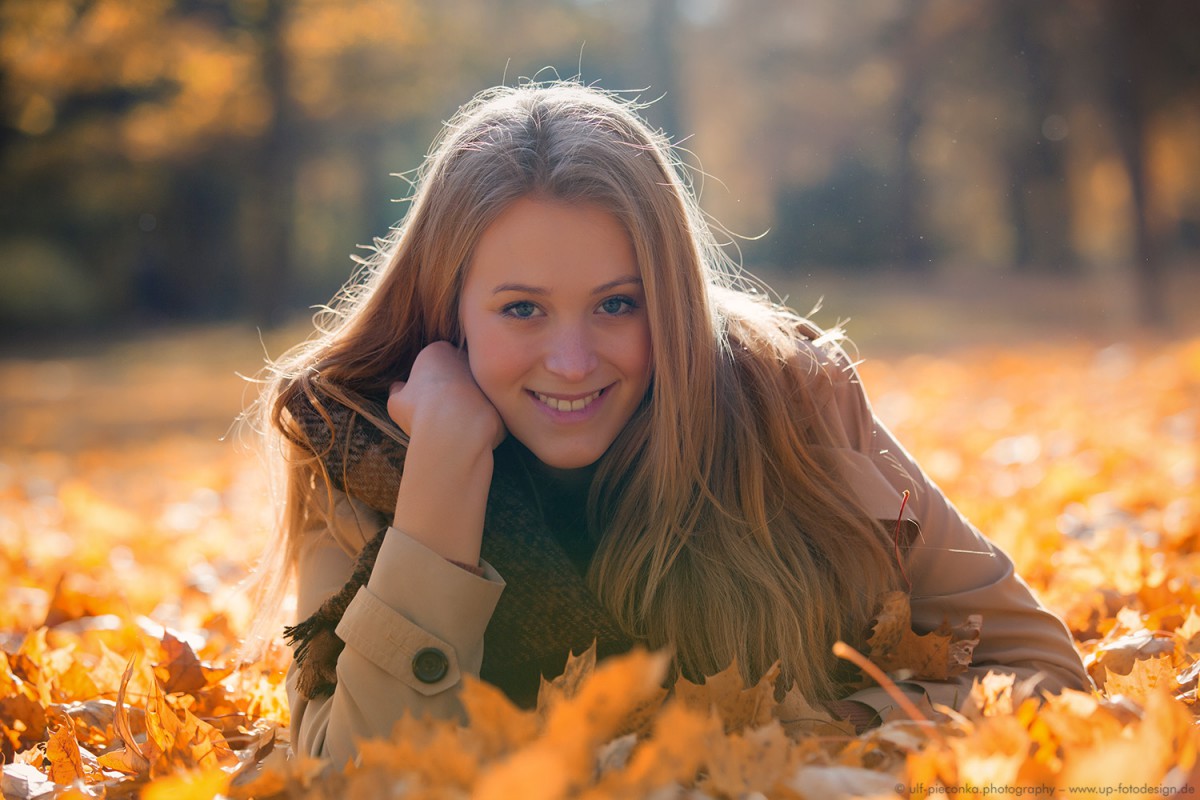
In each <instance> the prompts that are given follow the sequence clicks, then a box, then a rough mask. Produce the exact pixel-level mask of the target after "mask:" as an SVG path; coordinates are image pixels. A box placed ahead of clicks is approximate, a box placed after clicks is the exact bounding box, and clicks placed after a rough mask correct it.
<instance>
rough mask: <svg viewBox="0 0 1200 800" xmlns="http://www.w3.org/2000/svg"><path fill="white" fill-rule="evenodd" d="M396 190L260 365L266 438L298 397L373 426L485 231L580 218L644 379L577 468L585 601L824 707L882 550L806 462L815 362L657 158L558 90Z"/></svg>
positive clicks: (801, 335)
mask: <svg viewBox="0 0 1200 800" xmlns="http://www.w3.org/2000/svg"><path fill="white" fill-rule="evenodd" d="M415 186H416V189H415V192H414V194H413V196H412V198H411V206H410V208H409V211H408V213H407V215H406V217H405V219H404V221H403V222H402V223H401V224H400V225H399V226H398V227H397V228H396V229H394V230H393V232H392V235H391V236H389V237H388V239H387V240H384V241H382V242H380V243H379V246H378V247H377V249H376V253H375V256H374V257H373V258H371V259H368V260H366V261H364V262H363V270H362V274H361V275H360V276H359V278H358V279H357V280H355V281H353V282H352V283H351V284H350V285H349V286H348V288H347V289H345V290H343V292H342V294H341V295H340V296H339V297H338V298H336V299H335V302H334V304H333V305H332V307H331V308H330V309H329V311H328V312H327V313H326V314H325V315H324V316H323V318H321V319H320V320H319V323H320V324H319V328H320V330H321V333H320V334H319V335H318V336H316V337H315V338H314V339H312V340H310V341H309V342H307V343H306V344H304V345H303V346H301V347H300V348H298V349H296V350H294V351H293V352H292V353H291V354H289V355H288V356H287V357H286V358H285V359H281V361H280V362H279V363H278V364H277V365H276V371H277V375H278V377H277V379H276V381H275V383H274V385H273V388H272V389H271V391H270V392H269V393H268V395H267V397H266V399H265V402H264V407H265V408H266V413H267V417H268V419H269V422H270V424H271V427H273V428H274V430H275V431H277V432H280V433H282V434H283V440H284V441H296V440H297V439H298V438H299V437H298V432H297V431H295V430H292V429H290V428H289V422H288V419H287V415H286V414H285V413H283V408H284V406H285V405H286V403H287V402H288V400H289V399H290V398H292V397H293V396H294V395H295V394H296V393H298V392H305V393H308V394H309V395H310V396H313V397H321V396H332V397H334V398H336V399H337V400H339V401H341V402H343V403H346V404H348V405H350V406H351V407H352V408H355V409H356V410H357V411H359V412H360V413H361V414H363V415H364V416H366V417H367V418H369V419H372V420H374V421H376V422H380V423H384V424H385V425H386V423H387V420H386V417H385V415H384V412H383V411H382V408H381V406H380V405H379V402H378V401H379V399H380V398H381V397H383V396H384V395H385V394H386V387H387V386H388V385H389V384H390V382H391V381H393V380H396V379H403V378H405V377H407V371H408V370H409V368H410V367H411V365H412V362H413V360H414V359H415V357H416V355H417V354H418V353H419V352H420V350H421V349H422V348H423V347H425V346H426V345H428V344H430V343H431V342H434V341H438V340H443V339H444V340H449V341H459V340H460V338H461V331H460V328H459V321H458V298H459V294H460V290H461V286H462V282H463V278H464V273H465V271H466V266H467V264H468V263H469V261H470V258H471V254H472V250H473V248H474V246H475V243H476V242H477V241H478V239H479V237H480V235H481V234H482V233H483V231H484V230H485V229H486V228H487V227H488V225H489V224H490V223H491V222H492V220H494V219H495V218H496V217H497V216H498V215H499V214H500V212H501V211H503V210H504V208H506V207H507V206H508V204H509V203H511V202H512V201H514V200H516V199H517V198H519V197H523V196H526V195H529V194H533V193H537V194H539V195H542V196H548V197H552V198H554V199H557V200H560V201H564V202H588V203H593V204H598V205H600V206H601V207H603V208H604V209H605V210H607V211H608V212H610V213H612V214H613V215H614V216H615V217H616V218H617V219H619V220H620V221H621V222H622V224H623V225H624V226H625V227H626V229H627V231H628V233H629V236H630V238H631V240H632V242H633V245H634V250H635V254H636V257H637V262H638V265H639V268H640V270H641V276H642V280H643V285H644V289H645V296H646V307H647V309H648V315H649V321H650V332H651V342H652V348H653V363H654V364H655V373H654V376H653V382H652V386H651V389H650V391H649V393H648V396H647V398H646V402H644V403H643V404H642V406H641V408H640V409H639V410H638V411H637V412H636V413H635V415H634V417H633V418H632V419H631V420H630V422H629V424H628V425H627V426H626V428H625V429H624V430H623V432H622V433H621V434H620V436H618V438H617V440H616V441H615V442H614V443H613V444H612V446H611V447H610V448H609V450H608V452H606V454H605V455H604V456H603V457H602V458H601V460H600V463H599V464H598V469H597V474H596V478H595V479H594V481H593V484H592V489H591V493H590V497H589V502H588V518H589V525H590V527H591V529H592V530H593V532H594V533H595V534H596V535H597V538H598V541H599V543H598V546H597V550H596V553H595V556H594V559H593V561H592V563H591V566H590V568H589V571H588V575H587V581H588V583H589V585H590V586H591V587H592V589H593V590H594V591H595V592H596V594H597V596H598V597H599V598H600V599H601V601H602V602H603V604H604V605H605V606H606V607H607V608H608V609H609V611H610V612H611V613H612V614H613V615H614V617H615V618H616V619H617V621H618V622H619V623H620V624H621V625H622V626H623V627H625V629H626V630H627V631H628V632H629V633H630V634H632V635H634V636H637V637H639V638H641V639H643V640H645V641H646V642H648V643H649V644H650V645H652V646H670V647H673V648H674V650H675V652H676V655H677V662H676V663H677V666H678V667H679V669H680V670H681V671H682V672H683V673H684V674H687V675H689V676H692V677H695V676H701V675H706V674H712V673H714V672H716V671H719V670H720V669H722V668H724V667H725V666H727V665H728V664H729V663H730V661H731V660H733V659H736V660H737V663H738V664H739V665H740V667H741V669H742V671H743V674H744V676H745V677H746V678H747V679H755V678H756V677H757V676H759V675H761V674H762V673H763V672H765V671H766V669H767V668H769V667H770V666H771V664H772V663H774V662H775V661H776V660H780V661H781V662H782V683H783V685H790V684H792V683H794V684H795V685H797V686H798V687H799V688H800V689H801V690H802V691H804V692H805V694H806V695H807V696H810V697H814V698H819V697H829V696H832V695H833V694H835V693H836V688H837V687H836V682H835V680H834V677H833V676H834V671H835V670H834V667H835V664H834V659H833V657H832V655H831V654H830V646H831V645H832V643H833V642H834V641H835V640H837V639H839V638H842V639H848V640H850V641H852V642H855V641H860V639H861V632H862V629H863V628H865V626H866V624H867V622H868V620H869V618H870V615H871V614H872V612H873V610H874V607H875V603H876V598H877V597H878V596H879V594H880V593H882V592H884V591H886V590H888V589H891V588H893V587H894V585H895V583H896V575H895V572H896V570H895V565H894V563H893V562H892V560H891V557H890V554H889V551H888V548H887V546H886V535H885V533H884V532H883V529H882V527H881V525H880V524H879V523H878V522H877V521H875V520H872V519H871V518H870V516H869V514H868V513H867V512H866V511H865V510H864V508H863V507H862V506H861V503H860V502H859V501H858V500H857V498H856V497H855V496H854V494H853V492H851V491H850V490H849V489H848V488H847V487H846V486H845V485H844V484H843V483H842V481H841V480H840V478H839V476H838V473H837V471H836V467H835V466H834V465H833V464H832V463H829V461H828V459H826V458H824V457H822V455H821V454H822V453H823V452H826V449H827V447H828V446H830V445H833V444H835V443H836V436H835V434H834V433H833V432H831V431H829V430H828V429H827V427H826V425H825V424H824V423H823V422H822V419H823V418H822V415H821V413H820V409H819V408H817V401H816V400H815V399H814V395H813V391H812V388H811V387H812V385H813V382H814V381H815V380H820V379H821V378H820V376H819V374H818V373H819V371H820V370H823V369H826V368H827V367H826V366H823V364H826V363H828V359H827V358H824V357H822V356H821V355H820V348H821V346H822V345H820V344H817V345H813V344H805V343H804V342H805V339H806V337H807V336H809V335H810V329H808V328H806V327H805V323H804V321H803V320H801V319H800V318H798V317H796V316H795V315H794V314H792V313H791V312H789V311H787V310H786V309H784V308H782V307H781V306H778V305H776V304H773V303H770V302H768V301H766V300H765V299H764V298H763V297H762V296H761V295H754V296H752V295H751V294H749V293H747V292H745V291H742V290H740V289H739V288H738V287H739V286H741V284H739V279H738V278H737V277H736V270H734V269H733V267H732V265H731V264H730V262H729V260H728V259H727V257H726V256H725V255H724V253H723V252H722V250H721V248H720V247H719V246H718V245H717V243H716V241H715V238H714V236H713V233H712V230H711V228H710V226H709V225H708V223H707V222H706V220H705V218H704V217H703V215H702V213H701V211H700V210H699V207H698V205H697V203H696V200H695V198H694V195H693V193H692V191H691V188H690V186H689V184H688V183H687V182H686V179H685V177H684V171H683V170H682V168H681V165H680V164H679V162H678V160H677V159H676V158H675V155H674V152H673V150H672V148H671V146H670V144H669V142H668V141H667V140H666V138H665V137H664V136H663V135H661V134H659V133H657V132H654V131H652V130H651V129H650V128H649V127H648V126H647V125H646V124H645V122H643V120H642V119H641V118H640V117H639V116H638V114H637V113H636V108H635V107H634V106H633V104H631V103H629V102H626V101H623V100H621V99H619V98H616V97H614V96H612V95H609V94H606V93H603V92H600V91H597V90H594V89H590V88H587V87H583V86H580V85H578V84H575V83H561V82H556V83H553V84H528V85H522V86H519V87H506V88H498V89H493V90H490V91H488V92H485V93H483V94H481V95H479V96H478V97H476V98H475V99H474V100H473V101H472V102H471V103H469V104H467V105H466V106H464V107H463V108H462V109H460V111H459V112H458V114H457V115H456V116H455V117H454V118H453V119H452V120H451V121H450V122H449V123H448V124H447V125H446V127H445V129H444V130H443V133H442V135H441V136H440V137H439V138H438V140H437V141H435V143H434V146H433V148H432V150H431V152H430V155H429V157H428V158H427V159H426V162H425V164H424V165H423V166H422V168H421V169H420V170H419V171H418V175H417V179H416V181H415ZM827 346H830V347H831V346H832V345H827ZM835 355H836V354H835ZM815 371H817V372H815ZM825 378H826V379H829V376H825ZM388 427H389V428H390V429H394V426H388ZM292 449H293V450H294V449H295V448H292ZM289 470H290V478H289V491H288V498H287V501H286V504H285V506H286V508H285V514H284V517H283V524H282V528H283V531H284V535H285V537H287V538H288V540H289V541H290V539H291V538H294V537H291V536H290V535H289V532H290V531H295V530H296V529H297V526H298V525H299V524H300V523H301V522H302V520H303V518H304V514H305V512H306V509H305V504H306V503H308V502H309V500H308V497H309V496H310V495H311V491H312V488H313V486H314V484H320V483H322V481H321V478H322V477H325V476H324V473H323V472H322V471H321V469H320V466H319V461H318V460H317V459H315V458H313V457H312V456H311V454H310V455H309V456H308V457H303V456H300V455H297V454H295V453H292V456H291V459H290V461H289ZM323 483H324V488H325V489H326V490H327V491H328V490H329V484H328V479H327V477H325V479H324V481H323Z"/></svg>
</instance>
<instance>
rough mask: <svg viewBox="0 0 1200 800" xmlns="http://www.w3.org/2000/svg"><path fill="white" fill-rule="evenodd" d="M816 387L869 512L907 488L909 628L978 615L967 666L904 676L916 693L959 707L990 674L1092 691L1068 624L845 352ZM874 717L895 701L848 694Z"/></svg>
mask: <svg viewBox="0 0 1200 800" xmlns="http://www.w3.org/2000/svg"><path fill="white" fill-rule="evenodd" d="M821 360H822V369H821V370H820V372H821V373H822V377H821V380H822V381H823V382H824V388H823V389H822V390H820V391H818V398H819V405H820V407H821V412H822V414H823V416H824V417H825V419H826V421H827V422H828V423H829V427H830V428H831V429H833V430H834V431H835V437H839V438H840V437H844V439H843V441H841V442H838V444H840V445H842V446H840V447H837V448H836V449H837V450H838V456H839V458H838V463H839V464H840V465H842V467H843V472H844V473H845V477H846V479H847V481H848V482H849V483H850V484H851V486H852V487H853V488H854V490H855V493H856V494H857V495H858V497H859V498H860V499H861V500H862V501H863V502H864V504H865V505H866V506H867V509H868V511H870V512H871V513H872V514H873V515H874V516H875V517H876V518H879V519H895V518H896V517H897V515H898V514H899V512H900V506H901V500H902V493H903V492H904V491H905V490H907V491H908V492H909V493H910V496H909V501H908V504H907V507H906V510H905V517H906V518H910V519H912V520H913V521H915V522H916V523H917V525H918V526H919V531H920V533H919V535H918V537H917V539H916V541H915V542H914V543H913V547H912V549H911V551H910V553H909V556H908V559H907V561H906V563H905V573H906V575H907V577H908V580H909V581H910V582H911V584H912V591H911V605H912V621H913V629H914V630H915V631H916V632H917V633H927V632H929V631H932V630H934V629H935V628H937V627H938V626H939V625H940V624H941V623H942V622H943V620H948V621H949V622H950V623H951V624H952V625H956V624H959V623H961V622H963V621H965V619H966V617H967V616H968V615H970V614H980V615H982V617H983V627H982V631H981V635H980V639H979V643H978V645H977V646H976V648H975V651H974V656H973V660H972V666H971V667H970V668H969V669H968V670H967V672H966V673H964V674H962V675H959V676H957V678H956V679H953V680H950V681H946V682H939V681H906V682H904V684H902V688H903V689H904V690H905V691H906V692H908V693H910V694H913V695H916V696H920V695H926V696H928V698H929V699H930V701H932V702H934V703H940V704H942V705H946V706H950V707H952V708H958V707H960V706H961V705H962V703H963V701H964V700H965V699H966V695H967V692H968V691H969V690H970V687H971V684H972V682H973V680H974V679H975V678H977V677H982V676H983V675H985V674H986V673H988V672H1000V673H1006V674H1011V675H1013V676H1014V677H1015V678H1016V680H1017V682H1018V683H1026V682H1028V683H1027V684H1026V686H1025V687H1024V688H1025V689H1027V690H1028V691H1032V692H1034V693H1041V692H1051V693H1055V692H1058V691H1061V690H1062V689H1065V688H1071V689H1080V690H1085V689H1090V688H1091V682H1090V680H1089V678H1088V676H1087V672H1086V670H1085V669H1084V666H1083V662H1082V660H1081V659H1080V656H1079V653H1078V652H1077V651H1076V650H1075V647H1074V645H1073V643H1072V640H1071V635H1070V632H1069V631H1068V630H1067V627H1066V625H1065V624H1064V623H1063V622H1062V621H1061V620H1060V619H1059V618H1058V617H1056V616H1055V615H1054V614H1052V613H1051V612H1050V611H1049V610H1047V609H1046V608H1045V607H1044V606H1043V605H1042V604H1041V602H1040V601H1039V600H1038V599H1037V597H1036V595H1035V594H1034V593H1033V591H1032V590H1031V589H1030V587H1029V586H1028V585H1027V584H1026V583H1025V582H1024V581H1023V580H1022V579H1021V578H1020V576H1018V575H1017V574H1016V572H1015V571H1014V570H1013V563H1012V560H1011V559H1010V558H1009V557H1008V555H1007V554H1006V553H1005V552H1004V551H1003V550H1001V549H1000V548H999V547H998V546H997V545H995V544H994V543H992V542H991V541H989V540H988V539H987V538H985V537H984V536H983V535H982V534H981V533H980V532H979V531H978V530H977V529H976V528H975V527H974V526H973V525H972V524H971V523H970V522H968V521H967V519H966V518H965V517H963V515H962V514H961V513H960V512H959V511H958V509H956V508H955V507H954V505H953V504H952V503H951V502H950V501H949V500H948V499H947V498H946V496H945V494H943V493H942V491H941V490H940V489H939V488H938V487H937V485H935V484H934V483H933V481H931V480H930V479H929V477H928V476H927V475H926V474H925V472H924V471H923V470H922V469H921V467H920V466H919V465H918V464H917V463H916V462H915V461H914V460H913V458H912V456H910V455H909V454H908V452H907V451H905V450H904V448H903V447H902V446H901V445H900V444H899V442H897V441H896V439H895V437H893V436H892V434H891V432H890V431H888V429H887V428H886V427H885V426H884V425H883V423H881V422H880V421H879V420H878V419H877V418H876V417H875V415H874V413H873V412H872V410H871V407H870V404H869V402H868V400H867V396H866V393H865V392H864V390H863V388H862V385H861V383H860V381H859V377H858V373H857V371H856V370H855V369H854V368H853V366H852V365H851V364H850V362H849V360H848V359H847V358H846V357H845V354H844V353H837V354H836V355H834V356H828V355H823V356H821ZM847 699H850V700H856V701H859V702H862V703H865V704H867V705H869V706H871V707H872V708H874V709H875V710H876V711H877V712H878V713H880V714H882V713H884V712H886V711H887V710H888V709H889V708H890V707H891V706H892V705H893V701H892V700H891V698H890V697H889V695H887V693H886V692H884V690H883V689H880V688H878V687H873V688H870V689H865V690H862V691H859V692H856V693H854V694H853V695H851V696H850V697H849V698H847Z"/></svg>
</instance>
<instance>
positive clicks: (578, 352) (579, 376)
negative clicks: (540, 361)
mask: <svg viewBox="0 0 1200 800" xmlns="http://www.w3.org/2000/svg"><path fill="white" fill-rule="evenodd" d="M545 363H546V369H547V370H548V371H549V372H550V373H552V374H554V375H557V376H558V377H559V378H562V379H563V380H564V381H566V382H568V383H579V382H581V381H583V380H584V379H585V378H587V376H588V375H590V374H591V373H592V370H594V369H595V368H596V366H597V364H599V358H598V357H597V355H596V348H595V347H594V345H593V343H592V341H591V336H590V335H589V334H588V331H587V329H586V327H585V326H570V327H569V328H560V329H559V330H558V331H556V332H555V333H554V334H553V335H552V338H551V339H550V342H549V346H548V347H547V348H546V357H545Z"/></svg>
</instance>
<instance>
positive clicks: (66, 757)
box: [46, 714, 85, 786]
mask: <svg viewBox="0 0 1200 800" xmlns="http://www.w3.org/2000/svg"><path fill="white" fill-rule="evenodd" d="M57 720H58V726H57V727H56V728H55V729H54V732H53V733H51V734H50V739H49V740H48V741H47V742H46V758H47V759H48V760H49V762H50V766H49V769H48V770H47V774H48V775H49V776H50V780H52V781H54V782H55V783H60V784H63V785H64V786H69V785H70V784H72V783H74V782H75V781H77V780H79V781H81V780H84V778H85V774H84V771H83V757H82V756H81V755H80V754H79V743H78V742H77V741H75V723H74V722H73V721H72V720H71V718H70V717H69V716H68V715H66V714H59V715H58V717H57Z"/></svg>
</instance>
